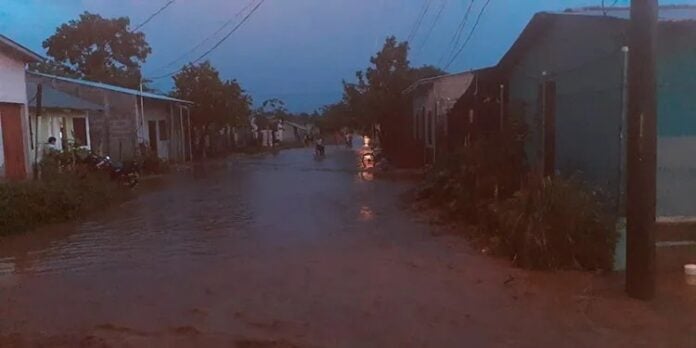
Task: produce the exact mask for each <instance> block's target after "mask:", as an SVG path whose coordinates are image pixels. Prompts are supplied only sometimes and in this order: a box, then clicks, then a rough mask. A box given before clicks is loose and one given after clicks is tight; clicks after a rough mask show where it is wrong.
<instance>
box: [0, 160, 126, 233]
mask: <svg viewBox="0 0 696 348" xmlns="http://www.w3.org/2000/svg"><path fill="white" fill-rule="evenodd" d="M125 197H126V192H125V191H124V190H123V188H122V187H121V186H120V185H118V184H117V183H115V182H113V181H111V180H110V179H109V178H108V176H106V175H104V174H102V173H94V172H90V173H82V174H81V175H75V174H74V173H57V172H56V173H51V174H50V175H44V176H43V179H42V180H40V181H28V182H21V183H5V184H0V235H8V234H15V233H21V232H25V231H27V230H29V229H32V228H35V227H37V226H40V225H43V224H50V223H56V222H63V221H68V220H70V219H73V218H75V217H78V216H79V215H81V214H83V213H86V212H88V211H90V210H95V209H99V208H102V207H105V206H107V205H109V204H111V203H113V202H114V201H118V200H120V199H123V198H125Z"/></svg>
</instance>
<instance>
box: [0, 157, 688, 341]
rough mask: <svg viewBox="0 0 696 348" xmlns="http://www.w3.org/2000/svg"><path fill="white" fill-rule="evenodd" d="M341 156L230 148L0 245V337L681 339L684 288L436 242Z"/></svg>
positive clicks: (394, 198) (401, 186)
mask: <svg viewBox="0 0 696 348" xmlns="http://www.w3.org/2000/svg"><path fill="white" fill-rule="evenodd" d="M358 162H359V156H358V154H357V153H356V152H355V151H351V150H346V149H343V148H340V147H328V149H327V157H326V158H325V159H323V160H321V161H316V160H314V158H313V157H312V152H311V150H310V149H296V150H288V151H284V152H281V153H279V154H277V155H263V156H256V157H236V158H230V159H227V160H225V161H222V162H217V163H214V164H209V165H205V166H198V167H196V168H194V170H193V171H192V172H185V173H178V174H174V175H171V176H168V177H165V178H162V179H158V180H156V181H153V182H149V183H147V184H145V185H144V186H143V187H142V188H141V190H142V191H143V192H142V193H141V194H140V195H139V196H138V197H137V198H136V199H134V200H132V201H130V202H127V203H125V204H123V205H121V206H119V207H115V208H113V209H110V210H109V211H107V212H104V213H100V214H96V215H92V216H90V217H87V218H85V219H83V220H82V221H79V222H76V223H72V224H65V225H59V226H51V227H49V228H45V229H42V230H39V231H36V232H33V233H30V234H27V235H23V236H17V237H12V238H5V239H0V346H2V347H14V346H17V347H25V346H26V347H34V346H47V347H54V346H55V347H77V346H84V347H111V346H114V347H192V346H200V347H477V346H511V347H537V346H571V347H574V346H577V347H583V346H635V345H637V346H695V345H696V323H694V322H693V318H694V317H696V316H694V315H696V302H695V301H694V298H695V295H696V294H695V291H694V290H693V288H692V289H689V288H679V289H680V290H679V291H677V292H670V293H667V294H662V295H661V297H660V298H661V300H659V301H656V302H655V303H651V304H646V303H642V302H638V301H632V300H628V299H626V298H625V296H624V295H623V294H622V292H621V284H620V281H619V280H618V279H620V277H618V276H599V275H593V274H584V273H575V272H567V273H533V272H525V271H521V270H517V269H513V268H511V267H510V266H509V265H508V263H507V262H506V261H504V260H497V259H493V258H490V257H487V256H484V255H481V254H480V253H479V252H477V251H475V250H473V249H472V248H471V247H470V246H469V245H468V244H467V242H466V241H465V240H463V239H462V238H459V237H454V236H439V237H435V236H434V235H433V233H434V232H438V231H439V230H440V229H442V227H437V226H432V225H430V224H428V223H427V222H426V221H422V218H421V217H419V214H417V212H413V211H410V210H408V209H405V207H404V206H403V204H402V203H401V201H400V199H399V196H400V194H401V193H403V192H404V191H405V190H406V189H408V188H409V187H410V185H411V183H410V182H408V181H386V180H379V179H375V178H374V177H372V176H371V175H370V174H368V173H360V172H359V171H358ZM435 234H441V233H435ZM688 318H691V319H688Z"/></svg>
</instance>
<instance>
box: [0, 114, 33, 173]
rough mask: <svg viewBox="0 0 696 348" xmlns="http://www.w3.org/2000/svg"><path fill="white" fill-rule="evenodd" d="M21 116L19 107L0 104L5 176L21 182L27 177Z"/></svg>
mask: <svg viewBox="0 0 696 348" xmlns="http://www.w3.org/2000/svg"><path fill="white" fill-rule="evenodd" d="M21 115H22V106H21V105H19V104H3V103H0V128H1V129H2V145H3V146H2V147H3V154H4V157H5V176H6V177H7V178H8V179H10V180H23V179H26V177H27V167H26V157H25V156H26V155H25V152H24V132H23V131H22V116H21Z"/></svg>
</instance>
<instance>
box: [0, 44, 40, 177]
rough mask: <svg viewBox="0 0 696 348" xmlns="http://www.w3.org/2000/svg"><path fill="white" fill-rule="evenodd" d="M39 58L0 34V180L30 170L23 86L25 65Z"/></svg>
mask: <svg viewBox="0 0 696 348" xmlns="http://www.w3.org/2000/svg"><path fill="white" fill-rule="evenodd" d="M41 60H43V58H42V57H41V56H39V55H38V54H36V53H34V52H32V51H31V50H29V49H27V48H25V47H23V46H21V45H20V44H18V43H16V42H14V41H12V40H10V39H9V38H7V37H5V36H3V35H0V179H8V180H23V179H26V178H27V174H28V173H29V172H30V169H31V161H30V158H29V149H30V145H31V139H30V137H29V124H28V119H29V118H28V114H27V112H28V108H27V104H28V100H27V85H26V79H25V76H24V71H25V66H26V64H28V63H34V62H39V61H41Z"/></svg>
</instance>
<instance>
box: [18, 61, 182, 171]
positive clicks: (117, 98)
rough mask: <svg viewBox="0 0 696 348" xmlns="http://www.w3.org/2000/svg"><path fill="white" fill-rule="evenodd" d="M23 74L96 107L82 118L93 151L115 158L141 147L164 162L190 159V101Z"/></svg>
mask: <svg viewBox="0 0 696 348" xmlns="http://www.w3.org/2000/svg"><path fill="white" fill-rule="evenodd" d="M27 79H28V80H29V81H31V82H32V83H36V84H39V83H40V84H42V86H47V87H49V88H51V89H55V90H57V91H60V92H62V93H65V94H69V95H71V96H74V97H77V98H80V99H83V100H86V101H88V102H90V103H91V104H96V105H98V106H99V107H100V108H101V110H100V111H98V112H91V113H90V117H89V118H88V121H89V122H88V129H89V131H88V133H89V137H88V138H89V139H90V140H89V143H90V147H91V149H92V150H93V151H95V152H98V153H102V154H108V155H110V156H112V157H113V158H115V159H118V160H129V159H133V158H135V157H136V156H137V155H138V154H141V153H142V152H144V151H150V153H152V154H156V155H157V157H159V158H160V159H162V160H167V161H179V162H180V161H188V160H190V159H191V153H192V149H191V134H192V129H191V120H190V110H189V106H190V105H192V104H193V103H192V102H190V101H186V100H180V99H176V98H172V97H168V96H164V95H159V94H155V93H148V92H143V93H141V92H140V91H138V90H134V89H129V88H123V87H118V86H113V85H108V84H104V83H99V82H92V81H85V80H78V79H72V78H66V77H59V76H52V75H46V74H41V73H36V72H29V73H27Z"/></svg>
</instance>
